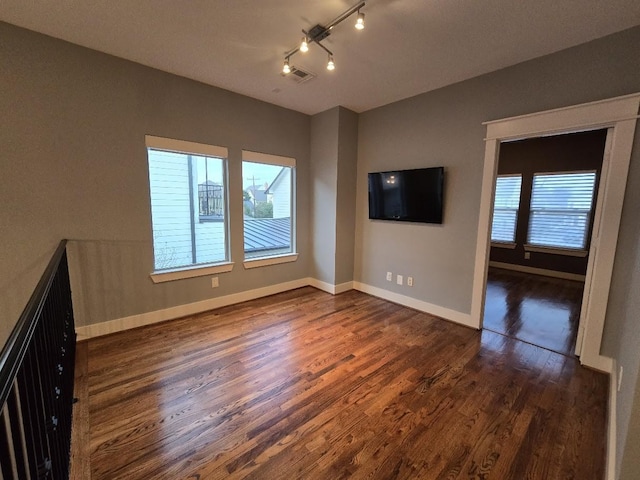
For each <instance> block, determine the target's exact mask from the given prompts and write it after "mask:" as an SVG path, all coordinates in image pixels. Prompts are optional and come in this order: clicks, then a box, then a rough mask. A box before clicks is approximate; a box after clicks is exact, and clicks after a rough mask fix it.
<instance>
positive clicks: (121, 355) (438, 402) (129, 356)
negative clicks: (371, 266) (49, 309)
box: [79, 287, 607, 480]
mask: <svg viewBox="0 0 640 480" xmlns="http://www.w3.org/2000/svg"><path fill="white" fill-rule="evenodd" d="M81 348H86V349H87V350H88V352H87V353H88V357H82V356H80V357H79V358H88V370H87V376H86V377H82V378H88V393H89V418H90V434H89V436H90V438H89V439H87V443H88V446H89V450H90V452H91V456H90V469H91V472H92V479H93V480H100V479H108V480H115V479H127V480H135V479H145V480H149V479H201V480H204V479H222V478H225V479H227V478H238V479H240V478H251V479H265V480H270V479H287V480H293V479H322V480H329V479H330V480H333V479H340V478H347V477H352V478H368V479H395V478H412V479H413V478H425V479H450V480H453V479H462V478H464V479H471V478H474V479H499V480H505V479H514V480H521V479H545V480H550V479H563V480H565V479H570V478H573V479H580V480H587V479H601V478H603V473H604V444H605V438H606V434H605V413H606V412H605V406H606V399H607V377H606V376H605V375H603V374H599V373H597V372H594V371H590V370H588V369H585V368H583V367H581V366H580V365H579V363H578V362H577V361H576V360H575V359H574V358H571V357H567V356H564V355H559V354H557V353H554V352H551V351H549V350H546V349H543V348H538V347H535V346H533V345H531V344H528V343H523V342H520V341H517V340H514V339H512V338H509V337H507V336H504V335H499V334H497V333H493V332H489V331H484V332H477V331H474V330H472V329H468V328H464V327H461V326H458V325H454V324H452V323H449V322H446V321H443V320H440V319H437V318H434V317H432V316H430V315H426V314H424V313H420V312H417V311H414V310H411V309H409V308H405V307H401V306H398V305H395V304H392V303H389V302H386V301H384V300H380V299H378V298H375V297H371V296H368V295H366V294H363V293H360V292H356V291H350V292H346V293H343V294H341V295H337V296H332V295H329V294H326V293H323V292H320V291H318V290H315V289H313V288H310V287H308V288H303V289H299V290H295V291H291V292H286V293H282V294H279V295H275V296H272V297H268V298H264V299H260V300H255V301H250V302H247V303H243V304H240V305H235V306H230V307H226V308H222V309H219V310H216V311H213V312H210V313H206V314H201V315H197V316H194V317H190V318H185V319H181V320H176V321H171V322H166V323H163V324H159V325H154V326H150V327H146V328H141V329H137V330H132V331H128V332H123V333H119V334H114V335H110V336H107V337H103V338H97V339H92V340H89V341H88V342H85V343H83V344H81ZM80 401H81V402H82V401H86V400H83V399H81V400H80Z"/></svg>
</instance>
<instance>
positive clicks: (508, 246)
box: [491, 241, 517, 250]
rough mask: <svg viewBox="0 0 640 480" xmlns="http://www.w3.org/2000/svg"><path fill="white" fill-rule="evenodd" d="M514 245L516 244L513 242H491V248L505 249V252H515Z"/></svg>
mask: <svg viewBox="0 0 640 480" xmlns="http://www.w3.org/2000/svg"><path fill="white" fill-rule="evenodd" d="M516 245H517V244H515V243H513V242H496V241H493V242H491V247H494V248H506V249H507V250H515V248H516Z"/></svg>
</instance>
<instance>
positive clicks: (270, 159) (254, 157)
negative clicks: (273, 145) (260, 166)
mask: <svg viewBox="0 0 640 480" xmlns="http://www.w3.org/2000/svg"><path fill="white" fill-rule="evenodd" d="M242 161H243V162H257V163H266V164H268V165H277V166H279V167H295V166H296V159H295V158H292V157H282V156H280V155H271V154H269V153H260V152H252V151H251V150H242Z"/></svg>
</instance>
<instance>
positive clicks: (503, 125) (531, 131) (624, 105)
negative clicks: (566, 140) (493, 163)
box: [482, 93, 640, 141]
mask: <svg viewBox="0 0 640 480" xmlns="http://www.w3.org/2000/svg"><path fill="white" fill-rule="evenodd" d="M639 99H640V93H631V94H629V95H623V96H621V97H615V98H606V99H603V100H596V101H594V102H589V103H582V104H579V105H570V106H568V107H560V108H555V109H552V110H545V111H542V112H534V113H527V114H525V115H519V116H515V117H509V118H503V119H498V120H490V121H487V122H482V125H486V126H487V138H486V139H485V140H487V141H488V140H500V141H505V140H507V139H518V138H530V137H532V136H537V135H540V136H542V135H553V134H555V133H562V132H567V131H569V130H568V128H569V129H570V130H571V131H581V130H596V129H598V128H607V127H610V126H612V125H614V124H616V123H618V122H625V121H633V120H636V119H637V118H640V116H639V115H638V110H637V104H638V101H639ZM634 105H635V107H634ZM634 123H635V122H634Z"/></svg>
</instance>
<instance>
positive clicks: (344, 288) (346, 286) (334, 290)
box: [309, 278, 353, 295]
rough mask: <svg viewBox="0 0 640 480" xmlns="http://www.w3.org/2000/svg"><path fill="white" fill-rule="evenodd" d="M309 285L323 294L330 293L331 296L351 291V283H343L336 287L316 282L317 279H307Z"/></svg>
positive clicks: (320, 281)
mask: <svg viewBox="0 0 640 480" xmlns="http://www.w3.org/2000/svg"><path fill="white" fill-rule="evenodd" d="M309 285H311V286H312V287H314V288H317V289H318V290H322V291H323V292H327V293H330V294H331V295H338V294H340V293H344V292H348V291H349V290H353V282H345V283H340V284H338V285H333V284H331V283H328V282H323V281H322V280H318V279H317V278H309Z"/></svg>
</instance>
